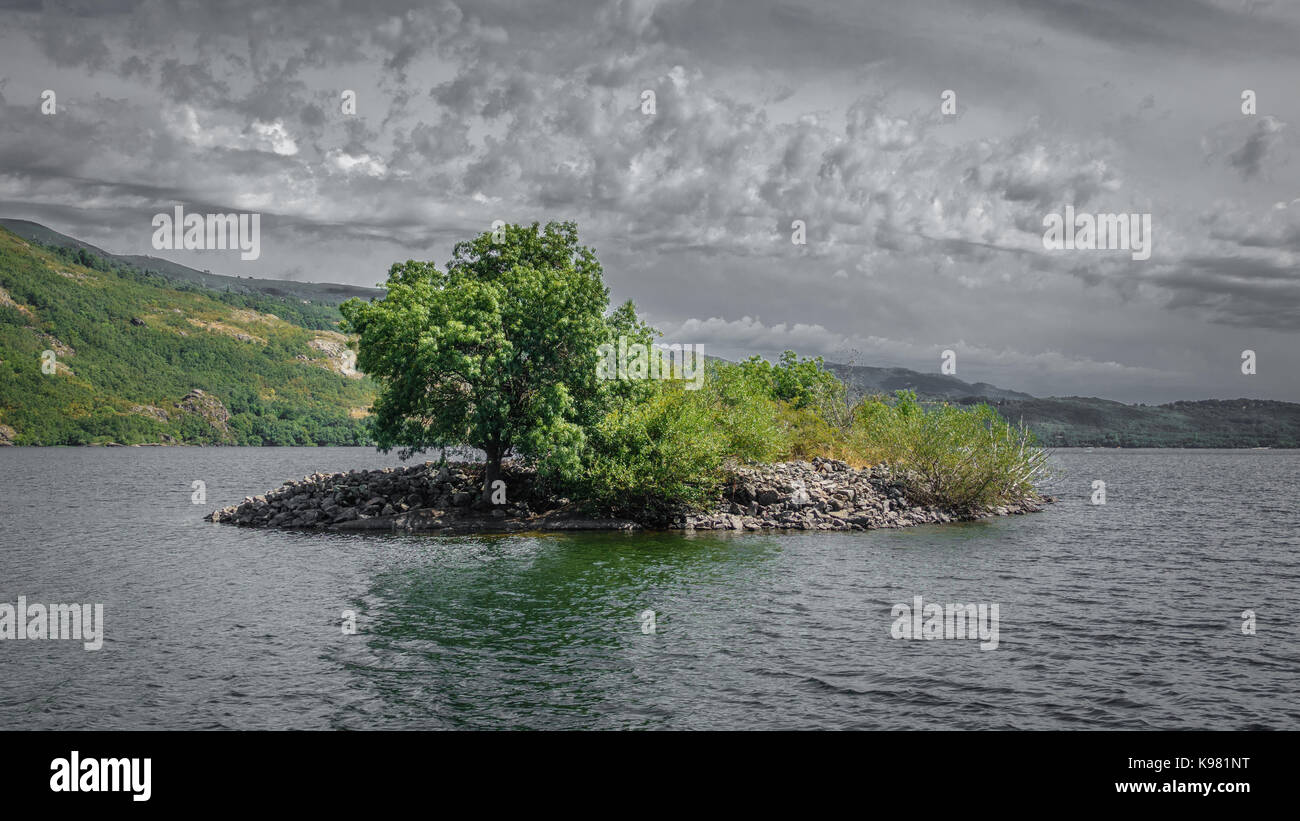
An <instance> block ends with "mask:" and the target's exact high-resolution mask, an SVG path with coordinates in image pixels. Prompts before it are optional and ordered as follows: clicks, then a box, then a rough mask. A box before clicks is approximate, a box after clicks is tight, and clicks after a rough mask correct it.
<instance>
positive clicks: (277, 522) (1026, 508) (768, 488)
mask: <svg viewBox="0 0 1300 821" xmlns="http://www.w3.org/2000/svg"><path fill="white" fill-rule="evenodd" d="M501 479H502V480H503V481H504V482H505V488H504V491H503V497H504V501H502V502H501V503H500V504H492V503H488V502H485V501H484V500H483V499H482V492H481V488H482V486H483V466H482V465H478V464H472V463H461V462H456V463H450V464H439V463H435V462H425V463H423V464H419V465H412V466H409V467H405V468H384V469H382V470H354V471H349V472H346V473H315V474H312V475H311V476H307V477H305V478H303V479H301V480H298V481H291V482H286V483H285V484H284V485H283V486H281V487H280V488H279V489H277V490H274V491H272V492H270V493H267V494H265V495H263V496H250V497H247V498H245V499H244V500H243V502H241V503H239V504H237V505H231V506H230V507H226V508H222V509H221V510H217V511H214V512H213V513H211V514H209V515H208V516H207V517H206V518H207V519H208V520H209V521H213V522H223V523H229V524H236V525H245V526H249V527H283V528H315V529H329V530H402V531H425V532H475V531H521V530H605V529H609V530H614V529H624V530H626V529H636V528H639V527H664V528H668V529H680V530H871V529H875V528H893V527H905V526H908V525H915V524H925V523H939V522H952V521H962V520H970V519H978V518H982V517H986V516H1005V515H1011V514H1020V513H1028V512H1034V511H1038V510H1041V509H1042V507H1043V505H1044V504H1046V503H1047V502H1051V501H1054V500H1053V499H1051V498H1050V497H1037V498H1035V499H1031V500H1027V501H1025V502H1023V503H1021V504H1018V505H1010V506H1005V507H997V508H993V509H989V510H975V511H969V510H967V511H955V510H949V509H944V508H936V507H925V506H919V505H915V504H912V503H910V502H909V501H908V499H907V494H906V492H905V482H904V480H903V478H902V477H900V476H898V475H896V474H894V473H893V472H891V471H890V470H889V468H887V467H886V466H883V465H877V466H875V467H871V468H862V469H854V468H852V467H851V466H849V465H848V464H847V463H845V462H841V461H836V460H833V459H821V458H817V459H814V460H813V461H811V462H802V461H801V462H781V463H777V464H770V465H758V466H750V467H737V468H734V469H732V470H731V471H730V472H729V474H728V480H727V482H726V484H725V486H724V487H723V491H722V497H721V499H720V500H719V502H718V504H717V505H715V506H714V509H713V510H711V511H708V512H704V513H692V514H682V515H679V516H677V517H675V518H673V519H672V520H670V521H667V522H664V521H649V520H632V519H599V518H591V517H587V516H583V515H581V514H580V513H579V512H578V511H577V510H576V509H575V507H574V506H573V505H572V504H571V503H570V501H569V500H568V499H565V498H562V497H556V496H553V495H549V494H546V493H543V492H540V491H539V490H538V486H537V482H536V481H535V480H536V476H535V474H534V473H533V472H532V471H531V470H529V469H528V468H527V467H525V466H522V465H519V464H512V463H510V462H507V463H506V464H505V465H503V468H502V475H501Z"/></svg>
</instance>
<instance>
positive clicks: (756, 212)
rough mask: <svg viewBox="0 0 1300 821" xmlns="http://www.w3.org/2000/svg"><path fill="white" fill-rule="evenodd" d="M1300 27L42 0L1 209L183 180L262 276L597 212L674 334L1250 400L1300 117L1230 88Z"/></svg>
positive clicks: (78, 203) (1010, 17)
mask: <svg viewBox="0 0 1300 821" xmlns="http://www.w3.org/2000/svg"><path fill="white" fill-rule="evenodd" d="M1298 21H1300V12H1298V11H1297V10H1295V9H1292V8H1290V7H1284V6H1280V5H1279V6H1266V7H1261V8H1260V9H1259V10H1258V11H1246V10H1243V9H1241V8H1238V7H1237V6H1236V5H1234V4H1227V3H1210V2H1195V3H1178V4H1177V5H1176V7H1175V5H1173V4H1172V2H1171V0H1160V1H1159V2H1156V3H1153V4H1131V3H1123V2H1119V0H1114V1H1113V2H1112V1H1111V0H1104V1H1103V2H1097V3H1088V4H1081V3H1073V2H1063V1H1062V2H1048V3H1035V4H1030V5H1021V4H1019V3H1014V2H1006V3H994V4H986V5H985V6H983V7H981V8H980V9H979V10H972V9H971V8H970V7H969V6H968V5H967V4H961V3H956V2H936V3H934V4H932V5H928V6H927V7H926V8H925V9H919V8H912V7H908V6H905V5H900V4H893V3H885V2H879V3H868V4H862V3H860V2H856V1H851V0H820V1H819V2H812V0H808V1H807V2H779V3H778V2H775V1H774V0H754V1H753V2H744V3H741V2H734V1H733V0H711V1H710V2H696V3H688V2H678V0H662V1H657V0H618V1H616V2H595V0H584V1H583V2H559V0H544V1H543V2H535V3H527V4H517V3H513V2H462V3H453V2H450V1H449V0H448V1H444V2H440V3H437V4H434V5H431V6H423V5H416V4H410V3H403V2H398V1H397V0H379V1H378V2H375V3H368V4H351V3H342V2H338V3H334V4H332V5H330V6H328V7H324V8H323V7H322V6H321V5H320V4H317V3H284V4H275V5H274V6H268V5H266V4H261V3H252V2H249V3H247V4H236V3H232V4H223V5H222V6H221V7H220V8H217V7H215V6H206V5H189V4H184V5H182V4H169V3H128V2H122V3H115V4H88V5H79V6H65V7H61V8H44V9H41V10H38V9H36V8H35V7H32V6H24V5H22V4H18V5H17V6H16V7H15V8H14V10H13V11H11V13H9V14H8V16H7V26H6V29H5V31H4V32H3V33H0V54H3V55H4V56H2V57H0V92H3V95H4V96H3V97H0V106H3V109H2V110H0V115H2V116H0V200H3V201H4V203H5V206H4V208H5V212H4V215H5V216H14V217H27V218H32V219H38V220H40V221H48V223H49V224H51V225H52V227H54V228H56V229H59V230H64V231H65V232H67V233H71V234H74V235H76V236H81V237H84V238H86V239H87V240H88V241H92V242H96V243H97V244H101V245H104V246H105V247H108V248H109V249H110V250H115V251H123V252H131V253H151V252H152V249H151V248H148V247H147V245H144V244H142V243H145V242H147V237H148V236H149V233H148V231H147V230H146V229H147V228H148V225H149V219H150V217H151V215H152V214H153V213H156V212H157V211H159V210H162V209H165V208H169V207H170V206H171V205H172V204H173V203H175V202H184V203H187V204H188V205H192V207H195V208H198V207H210V208H212V209H214V210H231V209H245V210H257V211H259V212H261V213H263V214H264V215H265V219H264V223H263V249H264V251H263V259H262V260H259V261H258V263H256V265H253V266H244V267H241V269H240V270H239V273H245V274H246V273H255V274H257V275H261V276H275V275H277V274H279V275H285V273H286V272H290V271H294V272H300V274H301V276H304V277H306V278H311V279H318V280H339V281H350V282H356V283H359V284H373V283H374V282H376V281H377V280H378V279H380V278H382V276H383V272H384V271H385V270H386V269H387V267H388V265H389V264H390V263H391V262H392V261H394V260H395V259H397V258H407V257H410V256H415V257H421V258H430V259H435V260H438V261H445V259H446V257H447V255H448V254H449V252H450V246H451V244H452V243H453V242H454V241H455V240H456V239H459V238H463V237H464V236H466V235H467V234H472V233H476V232H478V231H481V230H485V229H486V228H487V227H488V226H489V225H490V223H491V221H492V220H494V219H506V220H511V221H520V222H532V221H534V220H542V221H544V220H547V219H576V220H578V222H579V224H580V226H581V228H582V231H583V236H584V238H585V239H586V240H587V241H588V242H590V243H592V244H593V245H594V246H595V247H596V248H597V250H598V252H599V253H600V255H601V259H602V260H603V261H604V263H605V267H606V271H607V276H608V278H609V281H610V283H611V286H612V288H613V290H614V294H615V297H616V298H626V297H633V298H635V299H636V300H637V301H638V303H639V304H641V305H642V307H643V309H644V310H646V311H647V312H648V313H649V314H651V315H652V316H653V317H655V318H656V319H657V321H660V322H661V323H662V324H664V325H665V327H670V326H671V327H675V328H681V327H684V325H685V324H686V323H689V322H691V321H695V322H696V323H697V324H696V325H693V326H690V327H692V328H695V329H696V330H697V331H699V332H700V333H704V332H706V331H707V332H708V333H710V334H713V335H715V336H716V337H717V339H718V340H722V341H726V340H731V341H732V343H734V344H736V345H738V346H739V345H740V344H741V343H743V344H744V345H747V346H749V347H751V348H753V349H765V350H766V349H776V348H779V347H780V346H782V345H785V344H787V343H791V344H799V345H806V346H809V347H813V348H817V349H818V350H823V349H826V350H825V352H826V353H831V352H832V351H833V349H834V346H835V345H841V347H843V346H844V345H850V344H853V345H857V346H858V347H859V348H860V349H861V350H864V351H868V350H869V351H871V352H872V353H873V355H874V356H878V357H880V360H879V361H877V362H875V363H874V364H881V365H892V364H908V365H910V366H913V367H928V366H929V360H930V358H932V357H930V354H929V353H926V352H928V351H932V350H933V349H934V348H935V346H936V345H940V344H943V345H951V344H961V345H963V346H965V348H966V350H967V352H968V353H969V356H966V357H964V358H963V361H964V362H969V363H971V364H970V366H971V367H973V368H976V369H977V372H976V373H975V374H970V375H964V378H971V379H972V380H973V381H974V380H977V379H981V378H982V379H985V380H986V381H998V380H1001V383H1002V384H1005V385H1006V386H1007V387H1012V388H1019V389H1023V390H1029V391H1040V392H1060V390H1062V389H1064V387H1066V386H1068V384H1071V383H1073V384H1075V385H1077V387H1076V389H1074V390H1070V391H1068V392H1071V393H1096V394H1102V395H1114V396H1117V397H1120V398H1143V399H1149V398H1152V397H1153V396H1155V393H1158V392H1159V391H1172V390H1174V389H1175V385H1176V386H1179V387H1180V389H1189V390H1194V391H1196V392H1197V395H1207V396H1208V395H1216V394H1219V393H1221V392H1224V391H1228V392H1231V391H1234V390H1236V391H1238V392H1239V390H1240V389H1239V387H1237V386H1236V385H1235V383H1232V382H1230V381H1229V379H1228V377H1226V376H1225V375H1224V374H1223V373H1222V372H1221V371H1220V369H1219V368H1218V365H1217V364H1215V363H1218V362H1220V361H1222V360H1223V359H1224V353H1223V352H1224V351H1225V350H1229V349H1231V348H1233V347H1234V346H1237V350H1240V347H1239V346H1240V344H1241V334H1242V333H1243V332H1254V331H1257V332H1258V335H1257V337H1256V338H1254V339H1253V340H1252V341H1251V345H1252V346H1254V347H1255V348H1256V349H1257V350H1261V351H1268V350H1270V346H1274V347H1273V348H1272V349H1271V350H1272V352H1273V353H1274V354H1275V356H1273V357H1271V361H1284V360H1285V359H1286V357H1287V356H1291V355H1293V354H1292V353H1291V352H1293V351H1294V340H1293V338H1292V337H1291V334H1293V333H1294V330H1293V329H1294V328H1295V327H1296V319H1297V306H1300V292H1298V291H1297V289H1296V287H1294V286H1293V284H1292V283H1293V281H1294V276H1293V274H1294V271H1295V254H1296V253H1297V252H1300V221H1297V218H1296V215H1297V214H1300V205H1297V204H1296V203H1292V202H1290V198H1292V197H1294V196H1295V193H1294V192H1295V189H1296V183H1297V182H1300V180H1298V179H1297V170H1296V169H1295V168H1294V167H1292V165H1291V163H1290V159H1291V155H1292V154H1293V153H1294V152H1293V143H1292V142H1291V141H1290V137H1289V132H1288V130H1287V129H1286V128H1285V122H1286V121H1288V120H1290V119H1291V118H1292V117H1294V116H1295V113H1294V112H1290V111H1288V110H1286V109H1284V108H1277V107H1274V108H1269V109H1268V110H1267V111H1262V112H1261V115H1260V116H1258V117H1253V118H1252V117H1244V116H1241V115H1240V114H1239V110H1238V105H1239V96H1238V95H1239V93H1240V90H1241V89H1240V88H1238V87H1236V86H1241V85H1243V84H1247V83H1248V84H1249V86H1248V87H1252V88H1259V89H1261V92H1260V94H1261V96H1260V99H1261V101H1272V102H1273V103H1274V104H1275V105H1286V95H1285V94H1284V93H1283V89H1289V87H1290V85H1289V84H1290V79H1289V78H1290V77H1293V76H1294V75H1295V72H1296V70H1297V69H1300V66H1298V65H1297V63H1298V62H1300V57H1297V55H1296V54H1295V53H1294V48H1293V45H1292V44H1293V43H1294V41H1295V34H1296V28H1297V22H1298ZM1211 57H1212V59H1211ZM44 88H53V89H55V90H57V91H58V93H59V99H60V112H59V113H58V114H57V115H55V116H54V117H46V116H42V115H41V114H40V113H39V110H38V105H37V104H38V95H39V93H40V91H41V90H42V89H44ZM344 89H350V90H353V91H355V92H356V95H357V114H356V115H355V116H348V115H345V114H344V113H343V112H342V111H341V110H340V105H339V103H340V94H341V92H342V91H343V90H344ZM944 89H955V91H956V94H957V104H958V109H959V113H958V116H956V117H945V116H943V115H942V114H941V113H940V111H939V95H940V92H942V91H943V90H944ZM644 90H651V91H653V92H654V94H655V102H656V110H655V113H654V114H653V115H652V116H647V115H645V114H643V113H642V111H641V94H642V92H643V91H644ZM1157 101H1159V104H1158V106H1157ZM1261 104H1262V103H1261ZM1207 159H1208V160H1209V161H1208V162H1207ZM1288 203H1289V204H1288ZM1066 204H1070V205H1074V206H1075V207H1077V208H1079V209H1081V210H1089V211H1095V212H1116V213H1123V212H1140V213H1150V214H1151V215H1152V218H1153V224H1154V225H1155V232H1156V239H1155V252H1154V253H1153V255H1152V259H1151V260H1150V261H1149V262H1148V263H1146V264H1138V263H1135V262H1133V261H1132V260H1130V259H1129V258H1128V256H1127V255H1126V254H1118V255H1116V254H1113V253H1102V252H1076V253H1059V252H1049V251H1046V250H1045V249H1044V248H1043V244H1042V241H1041V238H1042V231H1043V223H1042V220H1043V217H1044V215H1045V214H1047V213H1050V212H1058V211H1059V210H1060V209H1062V208H1063V207H1064V206H1065V205H1066ZM794 220H802V221H804V223H806V226H807V237H808V244H807V245H804V246H795V245H793V244H792V243H791V241H790V237H791V230H792V228H791V225H792V223H793V221H794ZM176 258H177V259H178V261H182V262H185V261H186V258H185V257H184V256H183V252H182V255H179V256H177V257H176ZM197 267H211V264H209V263H207V262H203V263H202V264H197ZM231 272H232V273H234V271H231ZM1081 312H1086V313H1081ZM757 317H762V319H761V320H759V319H757ZM746 318H750V319H746ZM866 326H869V327H866ZM737 329H739V331H738V330H737ZM796 329H798V330H797V331H796ZM872 340H874V341H872ZM868 341H871V342H870V344H867V343H868ZM828 346H829V348H828ZM979 368H985V369H986V370H985V371H984V372H983V374H982V375H981V373H979V372H978V369H979ZM1289 370H1290V371H1293V372H1294V371H1295V369H1289ZM1155 374H1163V375H1166V376H1167V378H1165V377H1156V376H1154V375H1155ZM1067 375H1068V378H1067ZM1298 382H1300V376H1295V375H1290V374H1283V373H1276V374H1264V373H1261V374H1260V378H1259V379H1258V380H1257V381H1256V383H1255V385H1256V386H1257V388H1258V390H1259V391H1260V392H1261V393H1260V395H1268V396H1275V397H1278V398H1293V399H1294V398H1297V397H1300V389H1298V388H1300V385H1298ZM1144 391H1145V392H1144Z"/></svg>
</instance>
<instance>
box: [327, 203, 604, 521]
mask: <svg viewBox="0 0 1300 821" xmlns="http://www.w3.org/2000/svg"><path fill="white" fill-rule="evenodd" d="M494 233H495V238H494ZM387 287H388V292H387V293H386V294H385V296H384V297H383V298H382V299H377V300H374V301H371V302H362V301H360V300H357V299H352V300H348V301H347V302H346V303H344V304H343V306H342V308H341V310H342V312H343V316H344V318H345V321H346V324H347V327H348V329H349V330H351V331H353V332H355V333H357V334H359V340H358V343H357V352H358V353H357V367H358V368H359V369H360V370H362V371H364V372H366V373H367V374H369V375H370V376H371V377H373V378H374V379H375V380H377V381H378V382H379V394H378V396H377V398H376V401H375V406H374V418H373V421H372V428H373V431H374V435H375V439H376V442H377V444H378V445H379V447H380V448H381V449H382V450H384V451H387V450H390V449H391V448H393V447H394V446H399V447H400V448H401V451H400V452H401V455H402V457H403V458H406V457H409V456H410V455H412V454H414V453H419V452H422V451H425V450H428V449H431V448H442V447H447V446H452V445H471V446H473V447H477V448H480V449H481V450H483V451H484V453H485V454H486V456H487V466H486V470H485V476H484V484H483V499H484V501H485V502H488V501H489V500H490V498H491V493H492V483H493V482H494V481H495V480H496V479H497V478H498V477H499V476H500V470H501V460H502V459H503V458H504V457H505V456H506V455H507V454H511V453H517V454H520V455H524V456H529V457H535V458H539V459H543V460H549V461H550V462H552V463H568V464H576V461H577V458H578V457H577V454H578V453H579V452H580V450H581V447H582V444H583V442H584V432H583V424H581V422H582V421H585V420H584V417H585V418H586V419H591V418H592V417H593V416H594V415H595V414H596V413H598V412H599V408H598V405H599V402H600V397H601V394H602V388H601V386H600V385H599V384H598V383H597V379H596V369H595V352H596V349H597V347H598V346H599V345H600V343H601V342H603V341H605V340H606V339H607V338H608V335H609V332H610V326H609V324H608V323H607V322H606V320H605V317H604V312H605V308H606V306H607V305H608V302H609V295H608V292H607V290H606V288H605V285H604V282H603V277H602V271H601V267H600V263H599V262H597V261H596V256H595V254H594V253H593V252H592V251H591V249H589V248H586V247H584V246H582V245H579V244H578V229H577V226H576V225H575V224H574V223H572V222H564V223H553V222H552V223H547V225H546V226H545V227H544V228H540V229H539V227H538V224H537V223H533V224H532V225H531V226H528V227H524V226H519V225H507V226H505V227H504V228H503V229H501V230H500V231H499V232H485V233H483V234H480V235H479V236H478V237H476V238H475V239H473V240H470V241H468V242H461V243H458V244H457V245H456V247H455V249H454V251H453V254H452V259H451V261H450V262H449V263H448V264H447V268H446V270H445V271H439V270H438V268H437V267H436V266H435V265H433V264H432V263H428V262H416V261H413V260H412V261H408V262H405V263H399V264H395V265H393V267H392V269H391V270H390V271H389V275H388V283H387Z"/></svg>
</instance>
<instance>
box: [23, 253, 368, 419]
mask: <svg viewBox="0 0 1300 821" xmlns="http://www.w3.org/2000/svg"><path fill="white" fill-rule="evenodd" d="M340 318H341V317H340V316H339V313H338V310H337V308H336V307H334V306H332V305H320V304H304V303H303V302H302V301H301V300H298V299H293V298H275V297H271V296H265V295H262V294H234V293H221V292H217V291H213V290H208V289H204V288H202V287H200V286H198V285H194V284H191V283H184V282H175V281H173V280H169V279H167V278H165V277H163V276H161V275H159V274H157V273H150V272H146V271H143V270H141V269H139V268H136V267H133V266H130V265H128V264H125V263H123V262H122V261H120V260H113V259H105V258H103V257H100V256H98V255H95V254H92V253H89V252H87V251H86V250H85V249H84V248H83V249H69V248H45V247H41V246H39V245H36V244H34V243H31V242H28V241H26V240H24V239H22V238H20V237H18V236H16V235H15V234H13V233H11V232H10V231H8V230H5V229H2V228H0V443H10V444H20V445H78V444H93V443H109V442H116V443H121V444H143V443H171V442H184V443H191V444H251V445H263V444H266V445H311V444H318V445H326V444H340V445H341V444H362V443H364V442H365V441H366V433H365V425H364V416H365V414H366V412H367V410H368V408H369V406H370V403H371V400H372V396H373V392H374V388H373V385H372V384H371V383H370V380H369V379H367V378H365V377H363V376H362V375H360V374H358V373H357V372H356V371H355V370H354V369H353V368H352V364H353V362H354V356H353V354H352V353H351V352H350V351H349V350H348V349H347V339H346V337H344V335H343V334H341V333H339V332H338V331H337V330H336V329H335V328H336V326H337V323H338V321H339V319H340ZM43 366H44V367H43ZM46 371H48V372H46Z"/></svg>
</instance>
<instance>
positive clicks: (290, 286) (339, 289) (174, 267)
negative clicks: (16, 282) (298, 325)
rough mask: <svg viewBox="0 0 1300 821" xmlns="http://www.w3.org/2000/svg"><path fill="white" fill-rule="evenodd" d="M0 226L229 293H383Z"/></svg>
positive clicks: (23, 224) (342, 296) (337, 298)
mask: <svg viewBox="0 0 1300 821" xmlns="http://www.w3.org/2000/svg"><path fill="white" fill-rule="evenodd" d="M0 226H2V227H4V228H7V229H9V230H10V231H12V232H13V233H15V234H17V235H18V236H20V237H22V238H23V239H25V240H28V241H31V242H37V243H40V244H41V245H53V246H57V247H60V248H72V249H77V250H85V251H86V252H88V253H91V254H94V255H95V256H98V257H102V258H104V259H109V260H116V261H118V262H123V263H126V264H129V265H133V266H135V267H137V268H140V269H142V270H145V271H157V272H158V273H159V274H162V275H163V276H164V277H166V278H167V279H170V280H172V281H174V282H192V283H194V284H196V285H201V286H203V287H204V288H210V289H212V290H214V291H222V292H228V293H233V294H266V295H268V296H274V297H284V298H289V299H297V300H307V301H308V302H311V303H314V304H319V305H338V304H339V303H341V302H343V301H344V300H347V299H351V298H352V297H358V298H360V299H374V298H375V297H378V296H383V293H384V292H383V291H382V290H381V289H379V288H362V287H359V286H356V285H340V284H337V283H331V282H295V281H293V280H287V279H258V278H257V277H232V276H226V275H225V274H214V273H212V272H211V271H199V270H196V269H194V268H190V267H187V266H185V265H181V264H179V263H176V262H172V261H171V260H166V259H161V258H159V257H150V256H142V255H138V254H110V253H109V252H107V251H105V250H103V249H102V248H96V247H95V246H93V245H91V244H90V243H87V242H82V241H81V240H79V239H73V238H72V237H69V236H66V235H64V234H60V233H59V232H58V231H55V230H53V229H51V228H46V227H45V226H44V225H41V224H40V223H36V222H29V221H27V220H16V219H0Z"/></svg>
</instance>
